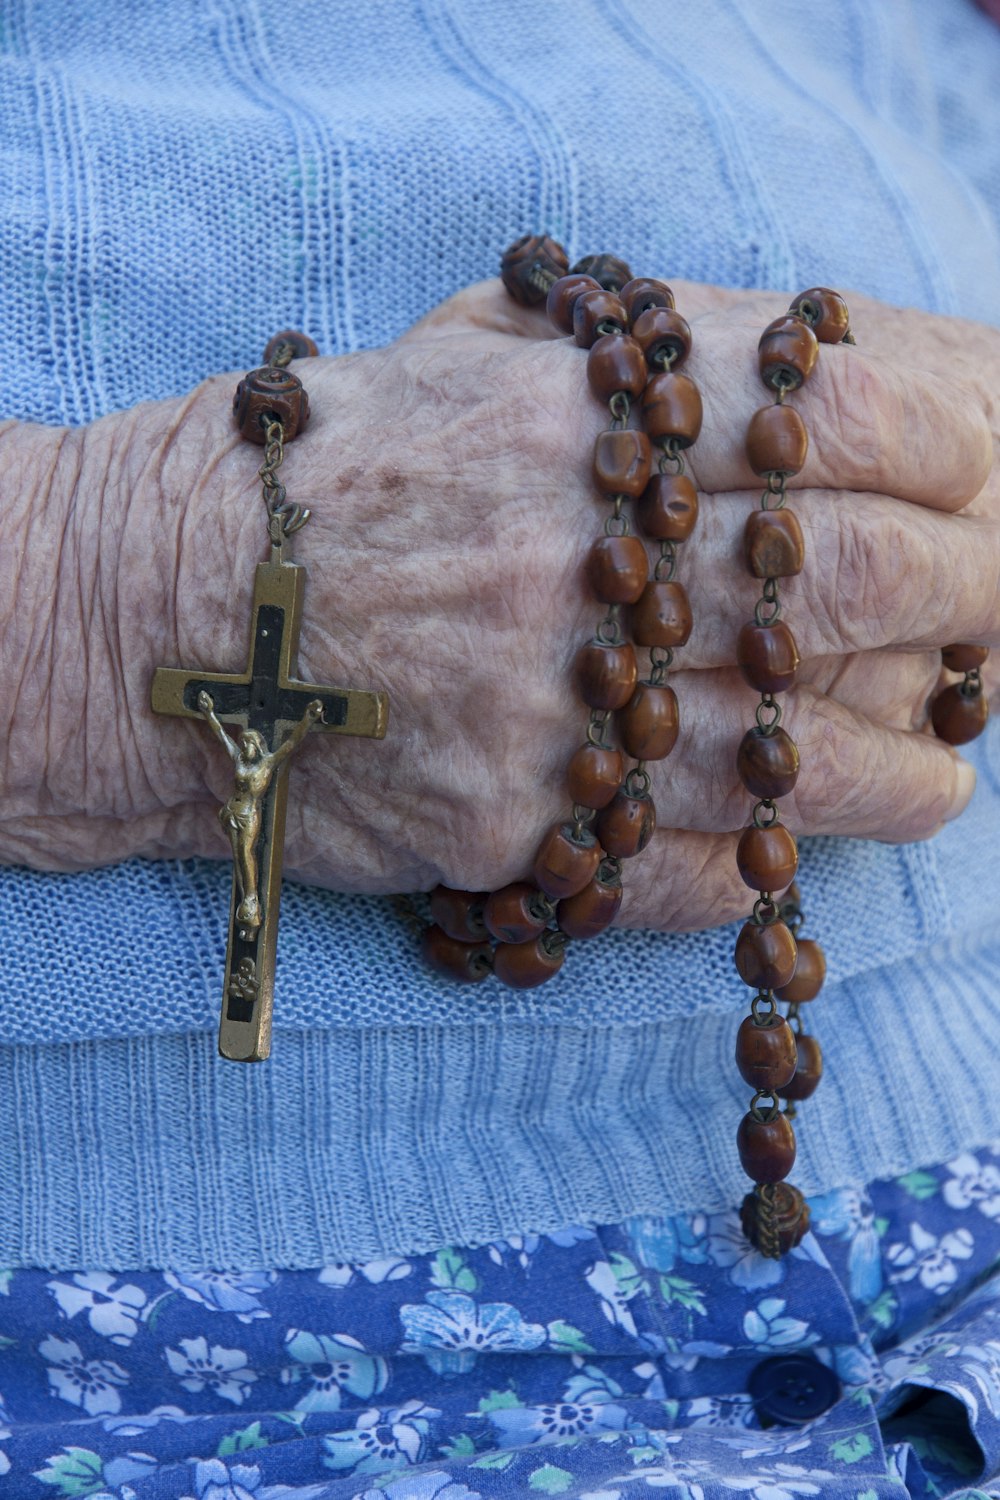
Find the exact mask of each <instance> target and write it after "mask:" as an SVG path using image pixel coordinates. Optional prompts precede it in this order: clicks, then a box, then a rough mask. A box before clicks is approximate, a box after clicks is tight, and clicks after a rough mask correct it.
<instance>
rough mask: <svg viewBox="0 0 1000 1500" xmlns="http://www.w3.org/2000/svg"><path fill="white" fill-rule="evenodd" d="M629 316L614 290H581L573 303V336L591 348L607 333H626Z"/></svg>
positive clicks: (585, 346) (583, 347) (580, 343)
mask: <svg viewBox="0 0 1000 1500" xmlns="http://www.w3.org/2000/svg"><path fill="white" fill-rule="evenodd" d="M627 327H628V316H627V314H626V312H625V309H624V307H622V305H621V303H620V302H619V300H618V298H617V297H616V296H615V294H614V292H604V291H596V292H581V293H580V295H579V297H577V299H576V301H575V302H574V303H573V336H574V338H575V339H576V341H577V343H578V344H579V345H580V347H581V349H589V348H590V347H591V346H592V345H593V344H596V343H597V340H598V339H599V338H601V337H602V336H603V335H604V334H606V333H624V332H625V330H626V328H627Z"/></svg>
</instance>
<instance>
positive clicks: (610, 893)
mask: <svg viewBox="0 0 1000 1500" xmlns="http://www.w3.org/2000/svg"><path fill="white" fill-rule="evenodd" d="M622 895H623V891H622V881H621V876H620V875H619V874H618V871H617V869H616V868H615V867H614V866H609V865H608V863H606V862H602V863H601V866H600V868H599V869H598V871H597V874H596V875H595V876H594V878H593V880H592V881H591V882H590V884H589V885H585V886H584V888H583V890H582V891H577V893H576V895H575V896H570V898H569V900H568V901H560V903H559V918H558V920H559V926H560V928H561V930H562V931H563V932H565V933H566V935H567V936H568V937H571V938H592V937H597V935H598V933H601V932H603V931H604V930H605V928H607V927H610V926H611V924H612V922H613V921H614V920H615V917H617V915H618V911H619V908H620V907H621V904H622Z"/></svg>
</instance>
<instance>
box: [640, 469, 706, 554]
mask: <svg viewBox="0 0 1000 1500" xmlns="http://www.w3.org/2000/svg"><path fill="white" fill-rule="evenodd" d="M697 519H698V491H697V490H696V489H695V487H694V485H693V484H692V483H691V480H690V479H689V478H688V476H687V475H686V474H654V475H653V476H652V478H651V479H650V481H649V483H648V484H647V486H646V488H645V489H644V490H643V492H642V494H641V495H640V496H639V499H638V500H637V501H636V503H635V520H636V525H637V526H639V527H640V528H641V529H642V531H644V532H645V534H646V536H648V537H652V539H653V540H654V541H657V542H686V541H687V539H688V537H689V536H690V535H691V533H692V531H693V530H694V527H695V522H696V521H697Z"/></svg>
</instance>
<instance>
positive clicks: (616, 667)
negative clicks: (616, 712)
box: [576, 641, 639, 708]
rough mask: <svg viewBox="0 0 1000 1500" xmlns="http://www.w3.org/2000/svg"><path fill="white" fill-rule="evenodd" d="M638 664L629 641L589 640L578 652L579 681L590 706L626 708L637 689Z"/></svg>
mask: <svg viewBox="0 0 1000 1500" xmlns="http://www.w3.org/2000/svg"><path fill="white" fill-rule="evenodd" d="M638 676H639V668H638V664H637V662H636V659H635V650H634V648H633V647H632V645H631V643H630V642H629V641H624V642H623V643H622V644H621V645H619V646H606V645H605V644H604V642H603V641H588V642H587V644H586V645H585V646H581V647H580V650H579V651H578V652H577V656H576V685H577V688H578V689H579V693H580V697H581V698H582V699H583V701H584V703H586V705H587V707H588V708H624V707H625V704H626V703H627V702H628V700H629V699H630V698H631V696H632V694H633V693H634V692H635V684H636V680H637V678H638Z"/></svg>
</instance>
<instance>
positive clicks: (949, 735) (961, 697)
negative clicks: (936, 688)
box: [931, 682, 990, 745]
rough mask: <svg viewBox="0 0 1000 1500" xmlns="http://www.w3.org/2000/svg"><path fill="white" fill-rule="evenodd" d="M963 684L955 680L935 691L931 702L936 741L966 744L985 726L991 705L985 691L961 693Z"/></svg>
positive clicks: (980, 732)
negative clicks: (935, 693) (939, 691)
mask: <svg viewBox="0 0 1000 1500" xmlns="http://www.w3.org/2000/svg"><path fill="white" fill-rule="evenodd" d="M964 686H965V684H964V683H962V682H956V683H954V684H953V685H952V686H951V687H948V688H945V690H944V692H943V693H938V695H937V697H936V698H935V699H934V702H933V703H932V704H931V723H932V724H933V725H934V733H935V734H936V735H937V737H938V739H939V740H945V741H946V743H947V744H949V745H967V744H968V742H969V741H970V740H974V739H975V738H976V736H977V735H980V734H982V732H983V730H984V729H985V728H986V721H987V719H988V718H989V716H990V706H989V703H988V701H987V698H986V694H985V693H984V692H983V691H982V689H981V688H980V690H979V691H978V692H972V693H966V692H963V691H962V690H963V688H964Z"/></svg>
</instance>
